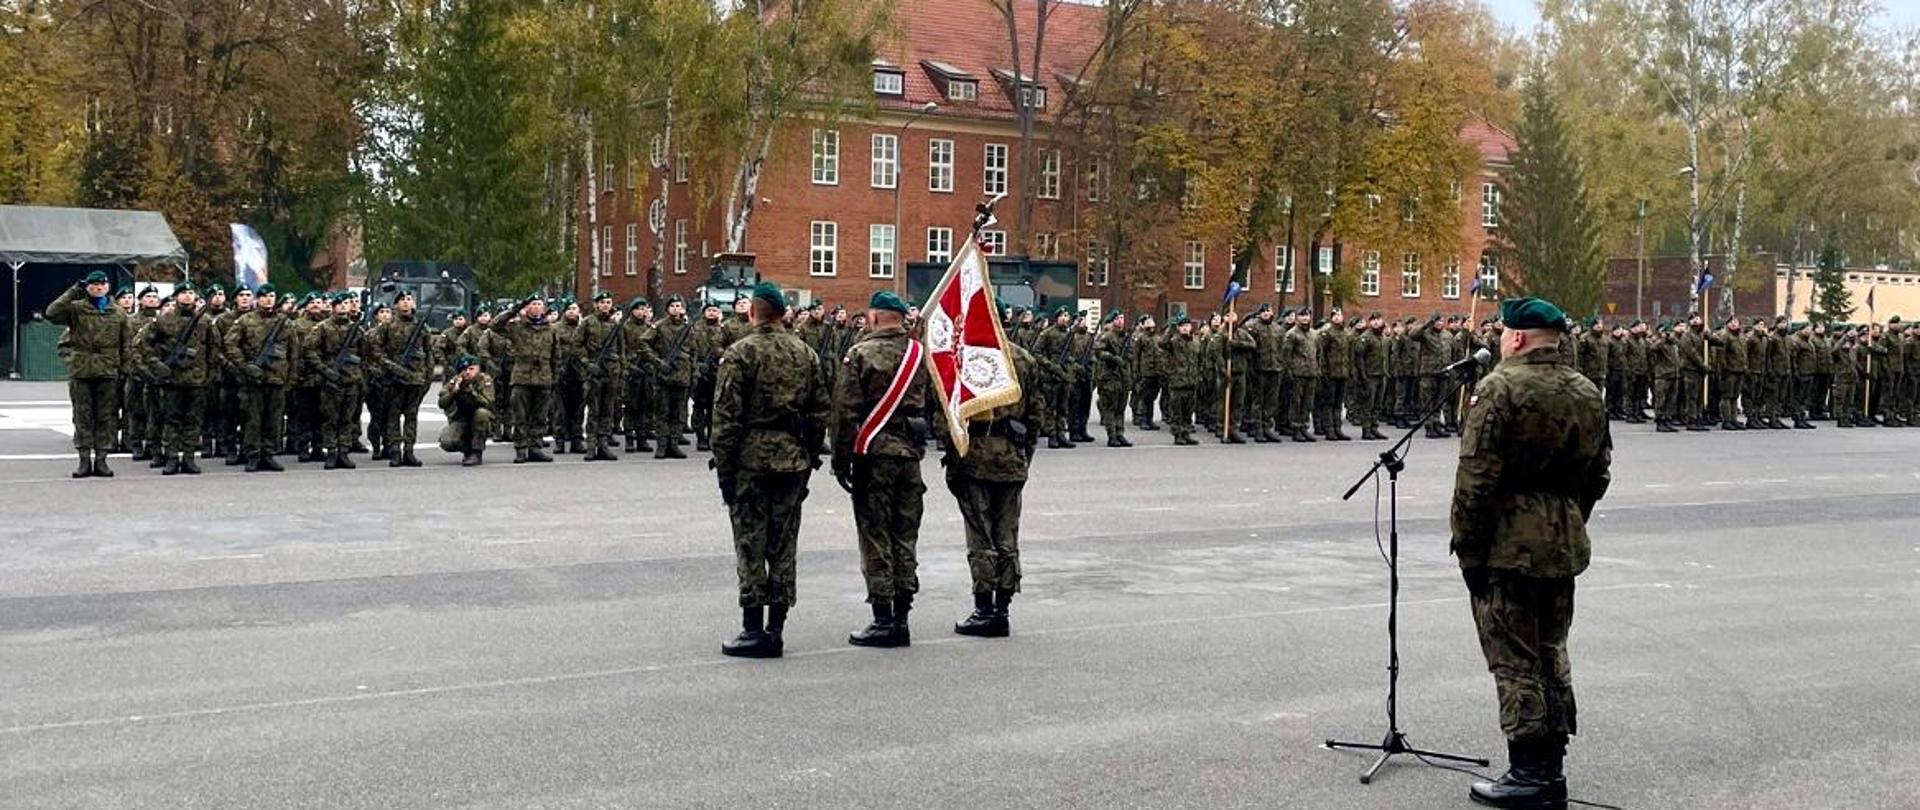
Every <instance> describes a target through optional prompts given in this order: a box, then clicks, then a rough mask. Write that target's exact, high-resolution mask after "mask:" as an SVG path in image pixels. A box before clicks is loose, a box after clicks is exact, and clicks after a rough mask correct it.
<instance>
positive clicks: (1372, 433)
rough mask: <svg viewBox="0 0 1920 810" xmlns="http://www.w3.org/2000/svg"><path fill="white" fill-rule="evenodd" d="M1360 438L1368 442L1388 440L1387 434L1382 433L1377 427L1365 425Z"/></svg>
mask: <svg viewBox="0 0 1920 810" xmlns="http://www.w3.org/2000/svg"><path fill="white" fill-rule="evenodd" d="M1360 440H1361V441H1366V442H1384V441H1386V440H1387V434H1385V433H1381V432H1380V429H1379V428H1377V427H1364V428H1361V429H1360Z"/></svg>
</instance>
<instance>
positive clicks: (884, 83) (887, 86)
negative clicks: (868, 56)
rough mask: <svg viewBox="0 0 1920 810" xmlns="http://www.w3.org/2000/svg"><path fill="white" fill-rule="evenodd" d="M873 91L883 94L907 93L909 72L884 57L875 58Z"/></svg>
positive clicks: (897, 94) (896, 94)
mask: <svg viewBox="0 0 1920 810" xmlns="http://www.w3.org/2000/svg"><path fill="white" fill-rule="evenodd" d="M873 92H875V93H878V94H880V95H883V96H899V95H905V94H906V92H907V74H906V71H903V70H901V69H900V68H899V66H897V65H895V64H893V63H892V62H888V61H886V60H883V59H875V60H873Z"/></svg>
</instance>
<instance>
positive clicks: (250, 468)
mask: <svg viewBox="0 0 1920 810" xmlns="http://www.w3.org/2000/svg"><path fill="white" fill-rule="evenodd" d="M265 455H266V454H265V453H260V454H257V455H256V454H254V453H248V454H247V460H246V465H247V466H246V467H245V469H246V471H247V472H250V473H256V472H259V471H260V458H261V457H262V456H265Z"/></svg>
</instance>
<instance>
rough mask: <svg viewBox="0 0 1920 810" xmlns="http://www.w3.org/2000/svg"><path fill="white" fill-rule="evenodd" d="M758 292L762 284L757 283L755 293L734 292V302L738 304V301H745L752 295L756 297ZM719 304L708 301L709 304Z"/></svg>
mask: <svg viewBox="0 0 1920 810" xmlns="http://www.w3.org/2000/svg"><path fill="white" fill-rule="evenodd" d="M758 294H760V286H759V285H757V284H756V285H754V288H753V293H751V294H749V293H743V292H737V293H734V294H733V302H734V303H736V304H738V303H740V302H741V301H745V300H748V299H750V298H752V297H754V296H755V295H758ZM718 305H719V304H718V302H709V303H708V306H718Z"/></svg>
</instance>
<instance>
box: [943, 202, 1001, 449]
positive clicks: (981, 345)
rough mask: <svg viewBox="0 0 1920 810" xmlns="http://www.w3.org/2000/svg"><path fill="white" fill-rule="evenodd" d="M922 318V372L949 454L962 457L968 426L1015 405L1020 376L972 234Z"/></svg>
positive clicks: (983, 255) (985, 265)
mask: <svg viewBox="0 0 1920 810" xmlns="http://www.w3.org/2000/svg"><path fill="white" fill-rule="evenodd" d="M925 315H926V321H927V331H926V357H927V360H926V362H927V374H928V376H930V377H931V378H932V380H933V389H934V394H935V395H936V396H938V397H939V398H940V409H941V410H942V411H943V412H944V413H945V414H946V416H947V431H948V434H949V436H950V437H951V438H952V440H953V447H954V450H955V451H956V452H958V453H959V454H960V455H961V456H965V455H966V454H967V439H968V434H967V422H968V421H969V420H971V419H972V418H974V417H975V416H977V415H980V414H984V413H986V412H988V411H991V410H993V409H994V408H998V407H1001V406H1004V405H1011V404H1014V403H1016V402H1019V401H1020V378H1019V375H1018V374H1017V373H1016V372H1015V371H1014V367H1013V355H1012V354H1010V353H1009V352H1008V351H1007V348H1006V347H1007V345H1008V344H1007V336H1006V333H1005V332H1003V331H1001V328H1000V308H999V306H998V305H996V304H995V303H994V301H993V285H992V284H991V283H989V282H988V275H987V258H986V255H985V254H984V253H983V252H982V251H981V248H980V241H979V238H978V232H977V231H976V232H975V236H974V238H970V239H968V240H967V241H966V243H965V244H963V245H961V246H960V252H959V254H958V255H956V256H954V257H953V263H952V264H950V265H948V266H947V274H946V275H945V276H943V277H942V278H941V279H940V283H939V284H938V285H935V286H934V288H933V294H932V295H931V296H929V297H928V298H927V306H926V308H925Z"/></svg>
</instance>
